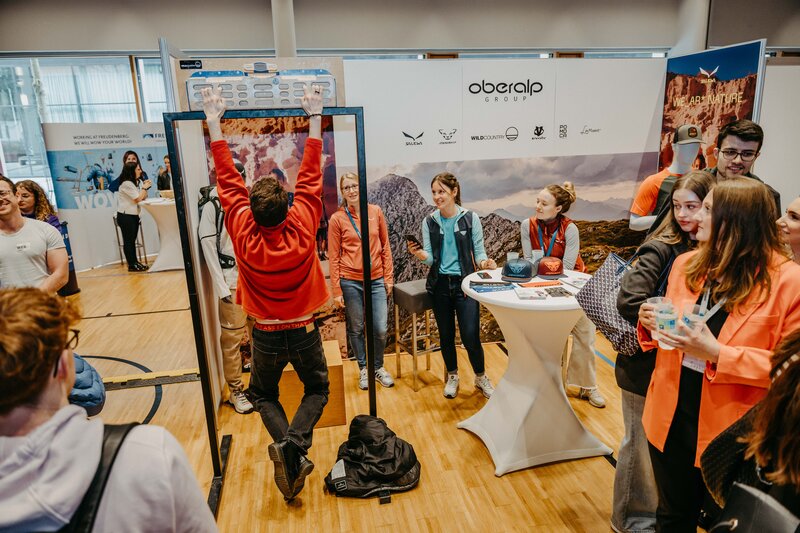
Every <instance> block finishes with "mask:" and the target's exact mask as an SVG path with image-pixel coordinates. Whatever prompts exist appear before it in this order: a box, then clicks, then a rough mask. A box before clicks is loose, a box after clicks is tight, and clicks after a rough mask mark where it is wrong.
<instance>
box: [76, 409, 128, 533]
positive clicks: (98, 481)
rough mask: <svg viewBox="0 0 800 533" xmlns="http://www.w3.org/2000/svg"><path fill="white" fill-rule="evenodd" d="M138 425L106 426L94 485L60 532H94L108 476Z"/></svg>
mask: <svg viewBox="0 0 800 533" xmlns="http://www.w3.org/2000/svg"><path fill="white" fill-rule="evenodd" d="M138 425H139V424H138V423H137V422H133V423H131V424H120V425H108V424H106V425H105V426H104V428H103V448H102V450H101V452H100V463H99V464H98V465H97V471H96V472H95V474H94V478H92V483H91V485H89V489H88V490H87V491H86V494H84V496H83V500H81V503H80V505H79V506H78V510H77V511H75V514H74V515H72V519H71V520H70V521H69V524H67V525H66V526H64V527H63V528H62V529H61V530H60V531H64V532H69V533H78V532H86V533H89V532H91V531H92V528H93V527H94V521H95V518H97V510H98V509H99V508H100V500H101V499H102V498H103V491H104V490H105V488H106V483H107V482H108V476H109V475H110V474H111V467H112V466H114V461H115V460H116V458H117V454H118V453H119V449H120V447H121V446H122V442H123V441H124V440H125V437H127V436H128V432H130V430H131V429H133V428H134V427H136V426H138Z"/></svg>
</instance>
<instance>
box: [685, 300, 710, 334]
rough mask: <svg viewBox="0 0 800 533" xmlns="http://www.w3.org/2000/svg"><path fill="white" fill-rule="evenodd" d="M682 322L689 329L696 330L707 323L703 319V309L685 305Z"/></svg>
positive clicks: (693, 305) (697, 306) (695, 305)
mask: <svg viewBox="0 0 800 533" xmlns="http://www.w3.org/2000/svg"><path fill="white" fill-rule="evenodd" d="M682 320H683V323H684V324H685V325H686V327H687V328H689V329H696V328H697V327H698V326H700V324H703V323H704V322H705V321H706V319H705V318H704V317H703V308H702V307H700V306H699V305H697V304H686V305H684V306H683V317H682Z"/></svg>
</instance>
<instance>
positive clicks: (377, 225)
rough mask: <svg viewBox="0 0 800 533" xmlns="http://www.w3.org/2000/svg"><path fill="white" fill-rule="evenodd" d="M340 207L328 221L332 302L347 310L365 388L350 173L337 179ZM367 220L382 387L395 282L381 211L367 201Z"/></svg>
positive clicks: (357, 218)
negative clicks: (340, 195)
mask: <svg viewBox="0 0 800 533" xmlns="http://www.w3.org/2000/svg"><path fill="white" fill-rule="evenodd" d="M339 190H340V191H341V193H342V206H341V208H340V209H339V210H338V211H336V212H335V213H334V214H333V215H331V218H330V222H329V224H328V264H329V267H330V277H331V288H332V289H333V291H332V292H333V298H334V302H335V304H336V305H338V306H344V308H345V312H346V314H347V341H348V343H349V344H350V346H351V347H352V349H353V352H355V355H356V361H357V362H358V367H359V376H358V387H359V388H360V389H362V390H366V389H367V384H368V379H367V354H366V346H365V341H364V264H363V259H362V258H363V256H362V250H361V209H360V205H359V194H358V176H357V175H355V174H353V173H352V172H348V173H347V174H344V175H343V176H342V177H341V178H339ZM367 217H368V218H369V255H370V279H371V280H372V286H371V292H372V316H373V328H374V329H373V332H372V334H373V345H374V347H375V368H374V372H375V379H376V380H377V381H378V382H379V383H380V384H381V385H383V386H384V387H392V386H393V385H394V380H393V379H392V376H391V374H389V372H387V371H386V369H385V368H384V367H383V352H384V350H385V348H386V330H387V324H386V321H387V319H388V313H389V310H388V303H387V295H388V294H389V293H391V291H392V286H393V285H394V269H393V266H392V250H391V248H390V247H389V231H388V229H387V227H386V219H385V218H384V216H383V211H381V208H380V207H378V206H377V205H373V204H368V205H367Z"/></svg>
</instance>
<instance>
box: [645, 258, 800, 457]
mask: <svg viewBox="0 0 800 533" xmlns="http://www.w3.org/2000/svg"><path fill="white" fill-rule="evenodd" d="M696 253H697V252H688V253H685V254H683V255H681V256H679V257H678V258H677V259H675V263H674V264H673V266H672V272H671V273H670V276H669V285H668V288H667V294H666V296H667V297H668V298H671V299H672V303H673V304H674V305H675V307H676V308H677V309H682V308H683V306H684V304H687V303H695V302H696V301H697V298H698V296H699V294H698V293H693V292H691V291H690V290H689V289H688V288H687V287H686V281H685V279H686V276H685V273H684V272H685V269H686V263H687V261H688V260H689V259H690V258H691V257H692V256H693V255H694V254H696ZM772 265H773V266H774V267H776V268H777V272H774V271H773V272H774V273H773V275H772V289H771V291H770V294H769V296H768V297H767V299H766V300H765V301H762V302H761V303H758V302H757V301H755V298H750V299H748V300H747V301H746V302H745V303H743V304H739V305H737V306H736V307H735V308H734V309H733V310H732V311H731V312H730V313H729V315H728V319H727V320H726V321H725V324H724V325H723V326H722V330H720V333H719V337H718V339H717V340H718V341H719V342H720V344H721V345H722V347H721V349H720V352H719V361H718V362H717V363H711V362H707V363H706V371H705V379H704V380H703V388H702V392H701V395H700V418H699V422H698V428H697V455H696V458H695V466H700V455H701V454H702V453H703V451H704V450H705V449H706V446H708V443H709V442H711V440H712V439H713V438H714V437H716V436H717V435H719V434H720V433H721V432H722V431H723V430H724V429H725V428H727V427H728V426H730V425H731V424H732V423H734V422H735V421H736V420H738V419H739V418H741V417H742V415H744V414H745V413H746V412H747V411H748V410H749V409H750V408H751V407H752V406H754V405H755V404H756V403H758V402H759V401H760V400H761V399H762V398H763V397H764V395H765V394H766V392H767V387H769V385H770V378H769V371H770V368H771V364H770V357H771V356H772V351H773V350H774V348H775V345H777V344H778V342H779V341H780V340H781V339H782V338H783V337H784V336H785V335H787V334H788V333H790V332H792V331H794V330H796V329H798V328H800V266H798V265H797V264H795V263H794V262H792V261H789V260H788V259H786V258H785V257H782V256H780V255H778V254H775V255H774V256H773V259H772ZM638 333H639V343H640V344H641V345H642V349H643V350H649V349H652V348H654V347H655V346H656V343H655V342H654V341H653V340H652V339H651V337H650V332H649V331H648V330H646V329H645V328H644V327H642V325H641V324H639V329H638ZM682 360H683V352H681V351H680V350H665V349H662V348H659V349H658V355H657V356H656V368H655V370H654V371H653V378H652V380H651V381H650V388H649V389H648V390H647V399H646V401H645V405H644V414H643V415H642V424H643V425H644V430H645V433H646V434H647V440H649V441H650V442H651V443H652V444H653V446H655V447H656V448H658V449H659V450H662V451H663V450H664V444H665V443H666V441H667V434H668V433H669V428H670V426H671V425H672V418H673V416H674V414H675V408H676V407H677V405H678V386H679V381H680V375H681V361H682Z"/></svg>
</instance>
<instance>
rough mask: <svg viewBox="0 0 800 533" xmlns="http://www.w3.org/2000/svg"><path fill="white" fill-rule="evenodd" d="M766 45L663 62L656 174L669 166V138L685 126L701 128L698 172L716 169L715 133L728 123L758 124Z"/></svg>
mask: <svg viewBox="0 0 800 533" xmlns="http://www.w3.org/2000/svg"><path fill="white" fill-rule="evenodd" d="M766 46H767V41H766V39H760V40H758V41H750V42H746V43H742V44H735V45H731V46H725V47H722V48H714V49H712V50H705V51H703V52H697V53H694V54H686V55H681V56H675V57H671V58H669V59H667V75H666V88H665V91H664V114H663V120H662V124H661V145H660V146H661V147H660V153H659V166H658V170H662V169H664V168H667V167H669V165H670V163H671V162H672V144H671V138H672V134H673V133H674V132H675V130H676V129H677V128H678V127H680V126H682V125H684V124H691V125H694V126H700V129H701V130H702V132H703V144H702V148H701V151H700V155H699V156H698V160H699V161H698V163H697V165H698V166H699V167H700V168H706V167H715V166H716V165H717V161H716V158H715V156H714V148H716V147H717V146H716V139H717V134H718V133H719V130H720V129H721V128H722V127H723V126H724V125H725V124H728V123H729V122H731V121H734V120H739V119H750V120H753V121H755V122H758V117H759V113H760V110H761V94H762V88H763V86H764V68H765V65H766V61H765V55H764V51H765V49H766Z"/></svg>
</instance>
